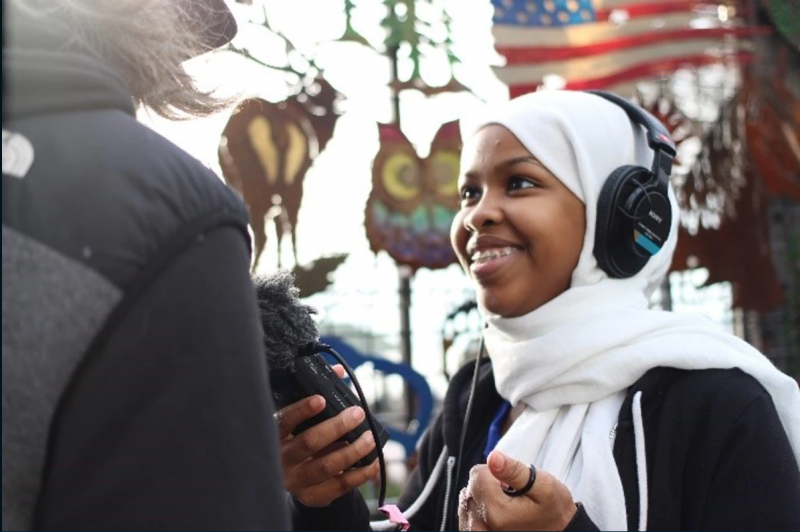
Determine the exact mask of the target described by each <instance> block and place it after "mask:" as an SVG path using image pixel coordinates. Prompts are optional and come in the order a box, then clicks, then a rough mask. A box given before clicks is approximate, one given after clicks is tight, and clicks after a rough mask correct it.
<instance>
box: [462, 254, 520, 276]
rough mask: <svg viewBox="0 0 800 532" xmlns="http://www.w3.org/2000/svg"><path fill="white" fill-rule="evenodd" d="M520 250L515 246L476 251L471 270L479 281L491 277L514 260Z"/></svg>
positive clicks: (473, 255)
mask: <svg viewBox="0 0 800 532" xmlns="http://www.w3.org/2000/svg"><path fill="white" fill-rule="evenodd" d="M520 251H521V250H520V249H519V248H514V247H504V248H495V249H485V250H482V251H476V252H475V253H473V254H472V256H471V257H470V261H471V262H470V265H469V269H470V272H472V276H473V277H474V278H475V279H476V280H478V281H481V280H483V279H486V278H488V277H491V276H492V275H494V274H495V273H496V272H497V271H499V270H500V269H502V268H503V267H504V266H505V265H507V264H508V263H509V262H512V261H513V260H514V259H515V258H516V256H517V255H518V254H519V253H520Z"/></svg>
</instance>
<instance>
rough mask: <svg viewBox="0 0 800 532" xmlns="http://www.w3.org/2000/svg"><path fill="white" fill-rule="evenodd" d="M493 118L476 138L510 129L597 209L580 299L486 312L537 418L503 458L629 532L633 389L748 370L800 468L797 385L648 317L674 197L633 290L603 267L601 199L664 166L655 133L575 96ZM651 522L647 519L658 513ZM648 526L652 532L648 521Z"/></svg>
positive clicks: (524, 104)
mask: <svg viewBox="0 0 800 532" xmlns="http://www.w3.org/2000/svg"><path fill="white" fill-rule="evenodd" d="M487 116H488V118H484V119H482V120H480V121H478V123H477V124H475V125H474V126H472V127H469V126H466V128H467V131H469V132H471V133H474V132H475V131H477V130H478V129H479V128H480V127H482V126H485V125H488V124H500V125H502V126H505V127H506V128H507V129H509V130H510V131H511V132H512V133H513V134H514V135H515V136H516V137H517V138H518V139H519V141H520V142H521V143H522V144H523V145H524V146H525V147H526V148H527V149H528V150H529V151H530V152H531V154H533V155H534V156H535V157H537V158H538V159H539V160H540V161H541V162H542V163H543V164H544V165H545V166H546V167H547V168H548V169H549V170H550V171H551V172H552V173H553V174H554V175H555V176H556V177H558V178H559V180H561V181H562V182H563V183H564V184H565V185H566V186H567V187H568V188H569V189H570V190H571V191H572V192H573V193H574V194H575V195H576V196H577V197H578V198H580V199H581V200H582V201H583V202H584V204H585V205H586V235H585V237H584V242H583V249H582V251H581V255H580V259H579V261H578V265H577V267H576V269H575V271H574V272H573V274H572V285H571V287H570V288H569V289H568V290H567V291H566V292H564V293H562V294H561V295H559V296H558V297H556V298H555V299H553V300H551V301H549V302H548V303H546V304H545V305H543V306H541V307H539V308H538V309H536V310H534V311H533V312H530V313H529V314H526V315H524V316H520V317H517V318H503V317H500V316H497V315H493V314H491V313H490V312H488V311H486V309H482V312H483V314H484V318H485V320H486V322H487V324H488V327H487V329H486V331H485V342H486V347H487V350H488V353H489V356H490V358H491V360H492V365H493V368H494V378H495V385H496V387H497V390H498V392H499V393H500V395H501V396H502V397H503V398H505V399H506V400H508V401H509V402H511V404H512V405H517V404H519V403H520V402H522V403H524V404H525V405H526V406H527V408H526V409H525V411H524V412H523V413H522V414H521V416H520V417H519V418H518V419H517V421H516V422H515V423H514V425H512V427H511V428H510V430H509V431H508V432H507V433H506V434H505V435H504V436H503V437H502V438H501V440H500V442H499V443H498V446H497V448H498V449H499V450H501V451H503V452H506V453H507V454H508V455H509V456H512V457H514V458H516V459H518V460H521V461H524V462H528V463H533V464H535V465H536V466H538V467H541V468H543V469H545V470H546V471H548V472H550V473H551V474H553V475H555V476H556V477H558V478H559V479H560V480H561V481H562V482H564V483H565V484H566V485H567V486H568V487H569V488H570V490H571V492H572V494H573V497H574V498H575V500H576V501H581V502H582V503H583V504H584V506H585V507H586V509H587V512H588V513H589V515H590V516H591V517H592V519H593V520H594V521H595V523H596V524H597V525H598V526H599V527H600V528H601V529H605V530H625V529H627V517H626V515H627V514H626V510H625V498H624V494H623V490H622V483H621V480H620V477H619V473H618V471H617V468H616V464H615V462H614V457H613V454H612V449H613V438H614V436H613V432H614V430H615V425H616V420H617V417H618V415H619V409H620V406H621V404H622V401H623V399H624V397H625V393H626V390H627V388H629V387H630V386H631V385H632V384H633V383H635V382H636V381H637V380H638V379H639V378H640V377H642V376H643V375H644V374H645V373H646V372H647V371H648V370H650V369H652V368H655V367H657V366H668V367H674V368H680V369H708V368H733V367H737V368H740V369H741V370H742V371H744V372H746V373H748V374H750V375H751V376H753V377H754V378H755V379H757V380H758V381H759V382H760V383H761V384H762V385H763V386H764V388H765V389H766V390H767V391H768V392H769V393H770V395H771V396H772V400H773V402H774V403H775V406H776V408H777V410H778V414H779V416H780V419H781V422H782V423H783V427H784V429H785V430H786V433H787V435H788V437H789V441H790V442H791V446H792V449H793V450H794V453H795V456H796V457H797V459H798V461H800V390H798V386H797V383H796V382H795V381H794V380H793V379H791V378H789V377H788V376H786V375H784V374H783V373H781V372H780V371H778V370H777V369H776V368H775V367H774V366H773V365H772V364H771V362H770V361H769V360H768V359H767V358H766V357H764V356H763V355H762V354H761V353H759V352H758V351H757V350H756V349H754V348H753V347H751V346H750V345H749V344H747V343H745V342H744V341H742V340H740V339H738V338H736V337H735V336H733V335H730V334H726V333H723V332H721V331H718V330H717V329H716V328H715V327H714V326H713V325H712V324H711V323H710V322H708V321H706V320H705V319H703V318H701V317H698V316H689V315H679V314H673V313H671V312H663V311H656V310H649V309H648V298H649V296H650V295H651V294H652V292H653V291H654V290H655V288H656V287H657V286H658V284H659V283H660V282H661V281H662V279H663V278H664V276H665V275H666V273H667V271H668V269H669V266H670V262H671V260H672V254H673V252H674V251H675V245H676V242H677V225H678V219H679V210H678V205H677V202H676V200H675V195H674V193H673V191H672V190H671V189H670V201H671V203H672V209H673V216H672V220H673V226H672V232H671V233H670V236H669V239H668V240H667V242H666V244H665V246H664V248H663V249H662V250H661V252H660V253H658V254H657V255H655V256H654V257H653V258H652V259H650V261H649V262H648V263H647V265H646V266H645V267H644V269H643V270H642V271H641V272H640V273H639V274H637V275H635V276H634V277H632V278H629V279H611V278H609V277H608V276H607V275H606V274H605V273H604V272H603V271H601V270H600V269H599V268H598V267H597V261H596V260H595V258H594V255H593V246H594V233H595V219H596V215H597V211H596V205H597V198H598V195H599V193H600V190H601V187H602V185H603V183H604V182H605V180H606V178H607V176H608V175H609V174H610V173H611V172H612V171H613V170H614V169H615V168H617V167H618V166H621V165H625V164H639V165H642V166H646V167H648V168H649V167H650V163H651V160H652V157H653V154H652V151H651V150H650V148H649V147H648V146H647V143H646V140H645V136H644V130H643V129H642V128H640V127H638V126H636V125H635V124H633V123H632V122H631V121H630V120H629V119H628V117H627V115H626V114H625V112H624V111H623V110H622V109H621V108H620V107H618V106H616V105H615V104H612V103H610V102H608V101H606V100H604V99H602V98H600V97H598V96H595V95H591V94H588V93H582V92H572V91H540V92H536V93H532V94H527V95H525V96H521V97H519V98H516V99H515V100H512V101H511V102H508V103H505V104H503V105H502V106H501V107H499V108H496V109H493V110H492V111H491V112H490V113H489V114H488V115H487ZM465 138H466V137H465ZM642 452H643V450H642ZM639 466H640V467H641V466H642V464H639ZM642 481H643V480H642V479H641V478H640V482H642ZM644 483H645V486H640V493H641V490H642V489H644V490H645V491H644V495H645V496H646V489H647V486H646V480H644ZM643 510H644V511H645V516H646V506H645V507H644V508H643ZM640 526H641V527H643V528H646V517H645V519H644V521H642V520H640Z"/></svg>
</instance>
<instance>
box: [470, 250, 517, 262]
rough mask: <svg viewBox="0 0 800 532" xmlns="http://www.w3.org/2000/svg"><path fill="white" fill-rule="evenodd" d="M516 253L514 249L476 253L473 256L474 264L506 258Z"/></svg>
mask: <svg viewBox="0 0 800 532" xmlns="http://www.w3.org/2000/svg"><path fill="white" fill-rule="evenodd" d="M514 251H516V250H515V249H514V248H512V247H505V248H502V249H485V250H483V251H476V252H475V253H473V254H472V260H473V262H486V261H489V260H492V259H499V258H500V257H505V256H507V255H511V254H512V253H514Z"/></svg>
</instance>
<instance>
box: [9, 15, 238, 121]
mask: <svg viewBox="0 0 800 532" xmlns="http://www.w3.org/2000/svg"><path fill="white" fill-rule="evenodd" d="M12 5H13V6H14V7H15V8H16V9H18V10H19V11H20V12H21V13H22V14H26V15H28V16H29V17H31V18H33V19H34V21H35V22H37V23H44V24H46V25H50V26H52V27H55V28H57V29H59V30H61V31H62V32H65V34H66V35H68V36H69V37H70V39H71V41H70V44H72V45H74V44H77V45H78V46H80V47H81V48H82V49H83V50H85V51H87V52H88V53H91V54H93V55H94V56H95V57H96V58H97V59H99V60H100V61H102V62H103V63H104V64H105V65H106V66H108V67H110V68H111V69H112V70H114V71H116V72H117V73H118V74H119V75H120V76H122V78H123V79H124V80H125V82H126V84H127V86H128V89H129V90H130V92H131V95H132V96H133V99H134V101H135V102H136V103H137V104H143V105H146V106H148V107H150V108H151V109H153V111H155V112H156V113H158V114H159V115H161V116H163V117H166V118H170V119H186V118H191V117H194V116H207V115H209V114H212V113H215V112H217V111H220V110H222V109H224V108H225V107H227V106H229V105H230V104H232V103H233V100H232V99H230V98H220V97H217V96H215V95H214V94H212V93H213V91H208V92H206V91H203V90H201V89H199V88H198V87H197V86H196V84H195V80H194V79H193V78H192V77H191V76H190V75H189V74H187V73H186V71H185V70H184V68H183V62H184V61H186V60H187V59H190V58H192V57H195V56H197V55H200V54H202V53H205V52H207V51H210V50H211V49H212V48H213V46H212V45H210V44H208V42H209V37H208V35H209V32H210V31H211V30H212V29H213V27H214V22H215V20H214V19H215V15H218V13H215V12H214V11H213V8H212V7H211V6H210V5H209V4H208V3H207V2H201V1H191V0H15V1H14V2H13V3H12Z"/></svg>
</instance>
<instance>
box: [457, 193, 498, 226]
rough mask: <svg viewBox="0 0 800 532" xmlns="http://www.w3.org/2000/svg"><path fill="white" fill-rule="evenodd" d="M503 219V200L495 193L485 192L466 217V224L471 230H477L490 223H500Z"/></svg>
mask: <svg viewBox="0 0 800 532" xmlns="http://www.w3.org/2000/svg"><path fill="white" fill-rule="evenodd" d="M502 221H503V209H502V205H501V202H500V201H498V198H496V197H495V195H494V194H491V193H484V194H483V196H481V199H480V200H479V201H478V203H476V204H475V205H474V206H473V207H472V209H470V211H469V213H467V215H466V216H465V217H464V225H465V226H466V227H467V229H469V230H471V231H477V230H478V229H480V228H482V227H486V226H488V225H495V224H499V223H500V222H502Z"/></svg>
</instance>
